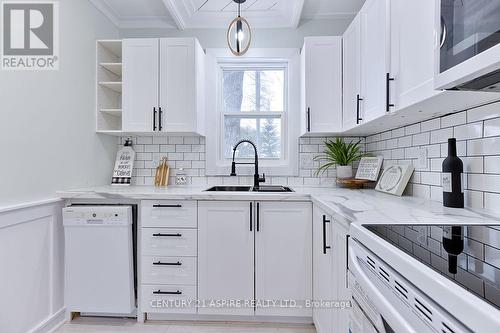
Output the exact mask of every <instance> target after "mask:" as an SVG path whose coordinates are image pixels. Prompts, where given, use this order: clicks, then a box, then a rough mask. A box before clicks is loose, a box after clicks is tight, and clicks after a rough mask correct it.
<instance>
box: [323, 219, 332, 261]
mask: <svg viewBox="0 0 500 333" xmlns="http://www.w3.org/2000/svg"><path fill="white" fill-rule="evenodd" d="M327 223H330V220H327V219H326V215H323V254H326V250H327V249H330V248H331V247H330V246H327V245H326V224H327Z"/></svg>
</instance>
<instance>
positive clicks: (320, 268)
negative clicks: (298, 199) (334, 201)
mask: <svg viewBox="0 0 500 333" xmlns="http://www.w3.org/2000/svg"><path fill="white" fill-rule="evenodd" d="M327 221H331V217H330V216H329V215H327V214H326V213H325V212H324V211H323V210H321V209H320V208H318V207H317V206H314V215H313V300H314V301H315V302H321V301H322V300H324V301H328V300H332V299H334V292H333V286H334V284H333V283H332V279H333V276H332V275H333V269H334V268H333V258H332V249H331V246H332V237H331V236H332V234H331V222H330V223H329V222H327ZM328 246H330V248H327V247H328ZM325 252H326V253H325ZM333 318H334V310H333V309H327V308H321V307H315V308H314V309H313V320H314V324H315V326H316V330H317V331H318V333H331V332H332V331H333Z"/></svg>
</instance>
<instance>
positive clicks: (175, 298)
mask: <svg viewBox="0 0 500 333" xmlns="http://www.w3.org/2000/svg"><path fill="white" fill-rule="evenodd" d="M141 289H142V291H141V296H142V297H141V307H142V309H141V311H142V312H155V313H196V304H195V301H196V287H195V286H178V285H177V286H170V285H142V286H141Z"/></svg>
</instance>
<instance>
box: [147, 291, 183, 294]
mask: <svg viewBox="0 0 500 333" xmlns="http://www.w3.org/2000/svg"><path fill="white" fill-rule="evenodd" d="M153 295H182V291H179V290H177V291H161V290H158V291H153Z"/></svg>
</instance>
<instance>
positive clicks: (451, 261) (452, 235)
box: [443, 226, 464, 274]
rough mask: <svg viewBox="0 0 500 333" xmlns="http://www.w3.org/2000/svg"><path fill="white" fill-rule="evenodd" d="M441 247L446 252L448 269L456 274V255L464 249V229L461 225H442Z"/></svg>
mask: <svg viewBox="0 0 500 333" xmlns="http://www.w3.org/2000/svg"><path fill="white" fill-rule="evenodd" d="M443 247H444V249H445V251H446V252H447V253H448V271H449V272H450V273H451V274H457V266H458V262H457V257H458V255H459V254H460V253H462V252H463V250H464V231H463V227H461V226H444V227H443Z"/></svg>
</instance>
